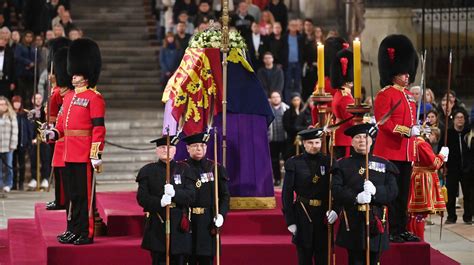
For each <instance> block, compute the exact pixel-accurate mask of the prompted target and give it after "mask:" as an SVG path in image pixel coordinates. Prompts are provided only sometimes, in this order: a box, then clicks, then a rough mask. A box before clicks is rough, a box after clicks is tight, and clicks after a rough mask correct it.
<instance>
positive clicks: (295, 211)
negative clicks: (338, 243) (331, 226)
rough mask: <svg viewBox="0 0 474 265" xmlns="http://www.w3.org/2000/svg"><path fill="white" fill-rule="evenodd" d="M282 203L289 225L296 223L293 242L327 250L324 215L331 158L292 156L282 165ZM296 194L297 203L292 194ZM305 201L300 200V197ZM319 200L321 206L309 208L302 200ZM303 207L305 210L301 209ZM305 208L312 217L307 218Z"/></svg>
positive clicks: (317, 155) (319, 155)
mask: <svg viewBox="0 0 474 265" xmlns="http://www.w3.org/2000/svg"><path fill="white" fill-rule="evenodd" d="M285 172H286V173H285V179H284V181H283V190H282V202H283V214H284V216H285V221H286V224H287V225H288V226H290V225H293V224H295V225H296V227H297V230H296V234H295V236H293V243H294V244H295V245H297V246H299V247H304V248H316V249H326V248H327V241H326V240H314V239H315V237H316V238H322V239H323V238H324V239H325V238H326V235H327V225H326V212H327V210H328V196H329V172H330V158H329V157H327V156H325V155H322V154H321V153H318V154H316V155H310V154H307V153H304V154H301V155H297V156H294V157H292V158H290V159H288V160H287V161H286V163H285ZM295 193H296V201H295V197H294V194H295ZM300 197H301V198H304V199H303V201H300V200H299V198H300ZM308 199H309V200H320V201H321V205H320V206H311V205H309V204H308V203H307V202H304V200H308ZM302 204H303V205H304V208H303V206H302ZM305 209H306V211H307V212H308V214H309V216H310V217H311V220H312V222H310V220H309V219H308V217H307V215H306V213H305Z"/></svg>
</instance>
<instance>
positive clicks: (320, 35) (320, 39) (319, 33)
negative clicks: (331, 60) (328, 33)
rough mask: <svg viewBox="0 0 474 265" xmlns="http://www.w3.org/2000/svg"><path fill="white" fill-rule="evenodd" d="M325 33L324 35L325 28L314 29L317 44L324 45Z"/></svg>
mask: <svg viewBox="0 0 474 265" xmlns="http://www.w3.org/2000/svg"><path fill="white" fill-rule="evenodd" d="M324 40H325V38H324V33H323V28H321V27H314V41H315V42H316V43H318V42H319V43H322V44H324Z"/></svg>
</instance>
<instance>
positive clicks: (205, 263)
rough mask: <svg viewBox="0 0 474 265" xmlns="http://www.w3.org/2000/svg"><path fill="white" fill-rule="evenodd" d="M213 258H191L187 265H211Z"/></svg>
mask: <svg viewBox="0 0 474 265" xmlns="http://www.w3.org/2000/svg"><path fill="white" fill-rule="evenodd" d="M213 261H214V257H211V256H191V258H190V259H189V265H197V264H199V265H212V264H213Z"/></svg>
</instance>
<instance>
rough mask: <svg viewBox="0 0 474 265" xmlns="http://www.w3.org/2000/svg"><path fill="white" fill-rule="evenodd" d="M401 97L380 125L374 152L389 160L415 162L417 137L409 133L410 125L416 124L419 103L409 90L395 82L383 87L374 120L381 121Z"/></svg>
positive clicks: (378, 98)
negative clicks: (416, 102) (387, 117)
mask: <svg viewBox="0 0 474 265" xmlns="http://www.w3.org/2000/svg"><path fill="white" fill-rule="evenodd" d="M399 100H401V104H400V105H399V106H398V107H397V108H396V109H395V111H394V112H393V113H392V115H391V116H390V118H389V119H388V120H387V121H386V122H385V123H384V124H383V125H380V126H379V128H380V130H379V132H378V134H377V139H376V141H375V146H374V155H376V156H381V157H383V158H385V159H388V160H395V161H413V158H414V153H415V146H414V141H415V137H411V136H410V132H411V127H412V126H413V125H415V124H416V105H415V98H414V97H413V95H412V94H411V93H410V91H408V90H407V89H405V88H402V87H400V86H396V85H394V86H387V87H385V88H384V89H382V90H381V91H380V92H379V93H378V94H377V97H376V99H375V105H374V114H375V119H376V120H377V121H379V120H380V119H381V118H382V117H383V116H384V115H385V114H386V113H388V111H389V110H390V109H391V108H392V107H393V106H394V105H395V104H397V102H398V101H399Z"/></svg>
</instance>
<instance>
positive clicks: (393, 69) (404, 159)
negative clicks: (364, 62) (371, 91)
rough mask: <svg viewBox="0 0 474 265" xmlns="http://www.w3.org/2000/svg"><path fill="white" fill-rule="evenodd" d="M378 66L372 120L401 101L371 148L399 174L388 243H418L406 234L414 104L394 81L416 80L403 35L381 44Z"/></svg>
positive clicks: (410, 50) (411, 50)
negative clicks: (401, 78) (406, 76)
mask: <svg viewBox="0 0 474 265" xmlns="http://www.w3.org/2000/svg"><path fill="white" fill-rule="evenodd" d="M378 63H379V74H380V85H381V87H383V89H382V90H381V91H380V92H379V93H378V94H377V97H376V99H375V105H374V114H375V119H376V120H377V121H378V120H380V119H381V118H382V117H383V116H384V115H385V114H386V113H387V112H388V111H389V110H390V109H391V108H392V107H393V106H394V105H395V104H396V103H397V102H398V101H399V100H401V104H400V105H399V106H398V107H397V108H396V109H395V111H394V112H393V113H392V114H391V116H390V117H389V119H388V120H387V121H386V122H385V123H384V124H383V125H380V126H379V128H380V130H379V132H378V135H377V139H376V142H375V147H374V155H376V156H380V157H383V158H385V159H388V160H390V161H391V162H392V163H394V164H395V165H396V166H397V168H398V170H399V172H400V174H399V176H397V185H398V190H399V192H398V196H397V199H396V200H395V201H394V202H393V203H392V204H391V205H389V218H390V235H391V240H392V241H393V242H404V241H418V240H419V239H418V238H416V237H414V236H413V235H412V234H411V233H408V232H407V231H406V225H407V221H408V216H407V205H408V195H409V187H410V176H411V172H412V165H411V163H412V161H413V159H414V151H415V146H414V141H415V136H412V135H411V129H412V127H413V126H414V125H416V101H415V98H414V97H413V95H412V93H410V91H408V89H407V88H406V87H402V86H400V85H398V84H394V78H395V77H396V76H397V75H400V74H409V83H412V82H413V81H414V80H415V76H416V69H417V67H418V56H417V54H416V50H415V48H414V47H413V44H412V43H411V41H410V40H409V39H408V38H407V37H406V36H404V35H389V36H387V37H386V38H385V39H384V40H383V41H382V43H381V44H380V47H379V54H378Z"/></svg>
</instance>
